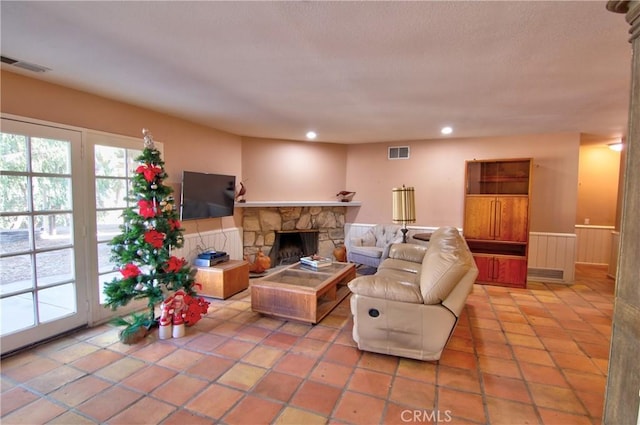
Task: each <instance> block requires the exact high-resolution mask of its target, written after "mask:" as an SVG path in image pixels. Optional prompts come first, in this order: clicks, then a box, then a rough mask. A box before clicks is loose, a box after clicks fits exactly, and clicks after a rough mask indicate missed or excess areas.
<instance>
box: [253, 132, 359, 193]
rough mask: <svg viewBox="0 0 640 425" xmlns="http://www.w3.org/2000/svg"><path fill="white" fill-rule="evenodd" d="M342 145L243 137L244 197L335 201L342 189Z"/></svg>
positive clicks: (344, 160)
mask: <svg viewBox="0 0 640 425" xmlns="http://www.w3.org/2000/svg"><path fill="white" fill-rule="evenodd" d="M346 168H347V147H346V146H345V145H339V144H332V143H318V142H297V141H287V140H269V139H256V138H244V139H243V141H242V181H243V182H245V186H246V188H247V194H246V195H245V197H246V200H247V201H320V200H322V201H325V200H327V201H336V200H337V199H336V193H338V192H340V191H341V190H344V189H345V187H344V182H345V180H346Z"/></svg>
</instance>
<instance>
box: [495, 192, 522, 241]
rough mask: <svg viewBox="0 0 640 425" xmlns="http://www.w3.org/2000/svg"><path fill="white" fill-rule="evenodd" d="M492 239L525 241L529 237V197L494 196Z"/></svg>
mask: <svg viewBox="0 0 640 425" xmlns="http://www.w3.org/2000/svg"><path fill="white" fill-rule="evenodd" d="M495 202H496V204H495V211H496V212H495V214H496V218H495V219H496V225H495V233H494V239H496V240H500V241H510V242H526V241H527V240H528V239H529V219H528V215H529V198H528V197H526V196H501V197H498V198H496V201H495Z"/></svg>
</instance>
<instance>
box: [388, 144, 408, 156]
mask: <svg viewBox="0 0 640 425" xmlns="http://www.w3.org/2000/svg"><path fill="white" fill-rule="evenodd" d="M389 159H409V146H389Z"/></svg>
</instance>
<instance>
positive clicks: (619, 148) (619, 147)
mask: <svg viewBox="0 0 640 425" xmlns="http://www.w3.org/2000/svg"><path fill="white" fill-rule="evenodd" d="M607 146H609V149H611V150H612V151H616V152H622V143H609V144H608V145H607Z"/></svg>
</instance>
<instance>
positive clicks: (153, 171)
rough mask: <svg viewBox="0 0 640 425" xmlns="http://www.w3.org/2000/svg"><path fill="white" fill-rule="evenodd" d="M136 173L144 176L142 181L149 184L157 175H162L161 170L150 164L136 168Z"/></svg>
mask: <svg viewBox="0 0 640 425" xmlns="http://www.w3.org/2000/svg"><path fill="white" fill-rule="evenodd" d="M136 173H138V174H142V175H143V176H144V179H145V180H146V181H147V182H149V183H151V182H152V181H154V180H155V179H156V177H157V176H158V174H160V173H162V168H160V167H157V166H155V165H152V164H144V165H140V166H139V167H138V168H136Z"/></svg>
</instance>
